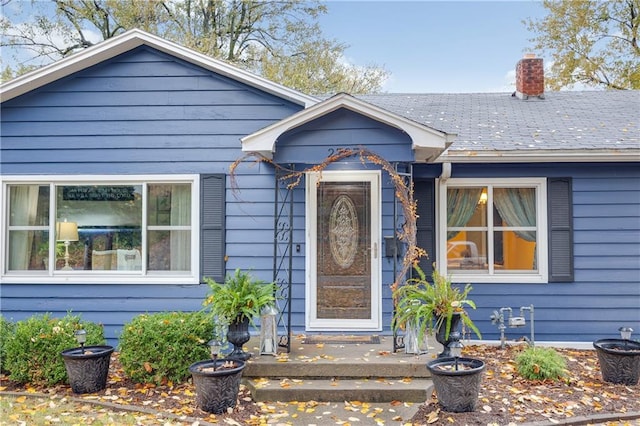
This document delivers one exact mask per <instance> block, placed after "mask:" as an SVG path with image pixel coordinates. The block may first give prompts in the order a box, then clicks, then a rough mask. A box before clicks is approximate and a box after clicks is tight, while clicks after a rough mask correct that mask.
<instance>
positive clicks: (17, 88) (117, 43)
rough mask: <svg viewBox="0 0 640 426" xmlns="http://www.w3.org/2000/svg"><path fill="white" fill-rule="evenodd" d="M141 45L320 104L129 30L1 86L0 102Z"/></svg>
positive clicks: (276, 92) (297, 100) (298, 101)
mask: <svg viewBox="0 0 640 426" xmlns="http://www.w3.org/2000/svg"><path fill="white" fill-rule="evenodd" d="M142 45H147V46H149V47H152V48H154V49H157V50H159V51H161V52H164V53H167V54H169V55H172V56H175V57H177V58H180V59H182V60H185V61H187V62H189V63H192V64H194V65H197V66H200V67H202V68H205V69H208V70H210V71H213V72H216V73H218V74H220V75H224V76H225V77H229V78H231V79H234V80H236V81H240V82H242V83H245V84H247V85H249V86H251V87H254V88H257V89H259V90H262V91H265V92H267V93H270V94H272V95H275V96H278V97H280V98H284V99H286V100H288V101H291V102H293V103H296V104H298V105H302V106H304V107H308V106H311V105H314V104H316V103H318V102H319V99H317V98H315V97H313V96H309V95H306V94H304V93H301V92H298V91H296V90H293V89H290V88H288V87H285V86H282V85H280V84H277V83H274V82H272V81H269V80H267V79H265V78H263V77H260V76H258V75H255V74H253V73H250V72H248V71H245V70H242V69H240V68H237V67H235V66H233V65H230V64H228V63H226V62H223V61H220V60H217V59H213V58H211V57H209V56H206V55H204V54H202V53H199V52H196V51H194V50H191V49H188V48H186V47H184V46H180V45H179V44H176V43H173V42H171V41H168V40H165V39H163V38H160V37H158V36H155V35H153V34H149V33H147V32H144V31H141V30H138V29H133V30H129V31H127V32H125V33H123V34H121V35H119V36H116V37H113V38H110V39H108V40H105V41H102V42H100V43H98V44H96V45H94V46H92V47H90V48H87V49H85V50H83V51H81V52H78V53H75V54H73V55H71V56H68V57H66V58H63V59H61V60H59V61H56V62H54V63H52V64H49V65H46V66H44V67H42V68H39V69H37V70H34V71H32V72H29V73H27V74H24V75H22V76H20V77H17V78H15V79H13V80H11V81H9V82H7V83H4V84H2V85H0V98H1V99H2V101H3V102H4V101H7V100H9V99H13V98H15V97H17V96H20V95H23V94H25V93H28V92H30V91H32V90H35V89H37V88H39V87H42V86H44V85H46V84H49V83H52V82H54V81H57V80H59V79H61V78H64V77H66V76H68V75H71V74H73V73H75V72H78V71H81V70H83V69H86V68H88V67H90V66H92V65H96V64H98V63H100V62H103V61H105V60H108V59H111V58H113V57H115V56H118V55H120V54H122V53H125V52H128V51H130V50H132V49H135V48H136V47H138V46H142Z"/></svg>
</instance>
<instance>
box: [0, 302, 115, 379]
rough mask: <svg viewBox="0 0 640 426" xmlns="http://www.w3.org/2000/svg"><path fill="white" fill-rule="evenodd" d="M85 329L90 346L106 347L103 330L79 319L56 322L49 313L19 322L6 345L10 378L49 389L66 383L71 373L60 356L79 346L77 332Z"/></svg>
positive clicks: (71, 316)
mask: <svg viewBox="0 0 640 426" xmlns="http://www.w3.org/2000/svg"><path fill="white" fill-rule="evenodd" d="M81 328H84V329H85V331H86V332H87V342H86V345H102V344H104V343H105V340H104V330H103V328H102V326H101V325H99V324H95V323H92V322H88V321H82V320H81V319H80V316H79V315H72V314H70V313H68V314H67V315H66V316H64V317H63V318H54V317H52V316H51V314H50V313H46V314H44V315H34V316H32V317H29V318H27V319H25V320H22V321H18V322H16V324H15V327H14V328H13V334H12V335H11V336H9V337H8V338H7V340H6V342H3V348H4V350H5V351H6V358H5V360H4V363H3V364H4V366H5V367H6V369H7V370H8V371H10V372H11V374H10V376H9V377H10V378H11V379H12V380H15V381H18V382H20V383H33V384H44V385H48V386H50V385H54V384H57V383H62V382H65V381H66V380H67V371H66V369H65V366H64V360H63V359H62V356H60V352H62V351H63V350H65V349H70V348H74V347H77V346H78V343H77V342H76V339H75V336H74V332H75V331H76V330H78V329H81Z"/></svg>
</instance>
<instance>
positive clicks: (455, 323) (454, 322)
mask: <svg viewBox="0 0 640 426" xmlns="http://www.w3.org/2000/svg"><path fill="white" fill-rule="evenodd" d="M461 320H462V317H461V316H460V314H456V313H454V314H453V315H452V316H451V329H450V330H449V336H447V338H446V339H445V338H444V336H445V334H446V332H447V320H446V319H445V320H444V321H442V324H441V325H440V327H438V329H437V330H436V340H437V341H438V343H440V344H441V345H442V352H440V353H439V354H438V358H448V357H450V356H451V351H450V350H449V343H451V333H453V332H454V331H458V328H459V327H460V321H461Z"/></svg>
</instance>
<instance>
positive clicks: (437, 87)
mask: <svg viewBox="0 0 640 426" xmlns="http://www.w3.org/2000/svg"><path fill="white" fill-rule="evenodd" d="M29 1H30V0H13V1H12V2H11V3H9V6H8V7H5V8H4V10H3V13H6V14H7V15H11V14H12V12H14V11H16V10H18V9H20V8H19V7H18V6H19V5H20V3H21V2H29ZM325 4H326V5H327V7H328V13H327V14H326V15H321V16H320V18H319V22H320V27H321V29H322V31H323V34H324V36H325V37H327V38H332V39H336V40H337V41H339V42H342V43H344V44H346V45H348V46H349V47H348V48H347V49H346V51H345V60H346V61H347V62H349V63H351V64H353V65H359V66H366V65H376V66H381V67H384V68H385V69H386V70H387V71H389V72H390V73H391V75H390V77H389V79H388V80H387V81H386V82H385V84H384V85H383V87H382V90H383V91H384V92H389V93H408V92H412V93H443V92H446V93H473V92H509V91H513V90H514V89H515V66H516V63H517V62H518V60H519V59H520V58H522V57H523V56H524V54H525V53H535V54H537V55H538V56H540V53H541V52H533V51H532V50H531V42H530V41H529V39H530V38H532V37H533V36H534V34H531V33H529V32H528V31H527V29H526V26H525V24H524V23H523V22H522V21H523V20H524V19H527V18H534V19H538V18H541V17H543V16H544V15H545V14H546V12H545V9H544V8H543V6H542V3H541V2H540V1H529V0H503V1H486V0H472V1H455V0H448V1H435V0H420V1H417V0H416V1H388V0H387V1H380V0H377V1H371V0H358V1H346V0H332V1H327V2H325ZM25 5H26V4H25V3H23V4H22V6H25ZM23 12H24V10H23ZM14 17H15V16H14ZM22 19H24V18H22ZM94 41H97V39H96V40H94ZM3 59H4V60H5V61H4V62H5V63H7V61H6V59H7V56H5V55H4V54H3ZM543 59H546V58H544V57H543ZM545 64H547V65H548V63H547V62H546V61H545Z"/></svg>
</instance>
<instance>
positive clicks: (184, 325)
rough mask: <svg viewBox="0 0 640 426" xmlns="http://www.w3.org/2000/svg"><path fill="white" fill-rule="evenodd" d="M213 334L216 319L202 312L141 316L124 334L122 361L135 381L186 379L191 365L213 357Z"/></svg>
mask: <svg viewBox="0 0 640 426" xmlns="http://www.w3.org/2000/svg"><path fill="white" fill-rule="evenodd" d="M212 336H213V318H212V316H211V314H209V313H205V312H202V311H200V312H162V313H156V314H142V315H138V316H136V317H135V318H133V319H132V320H131V322H130V323H127V324H125V326H124V329H123V331H122V335H121V336H120V363H121V364H122V367H123V369H124V372H125V374H126V375H127V376H128V377H129V378H130V379H131V380H133V381H134V382H138V383H156V384H163V383H166V382H167V381H172V382H182V381H184V380H185V379H187V378H188V377H189V376H190V375H191V374H190V373H189V366H190V365H191V364H193V363H194V362H196V361H201V360H203V359H208V358H209V357H210V355H209V347H208V346H207V342H208V341H209V340H210V339H211V337H212Z"/></svg>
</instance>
